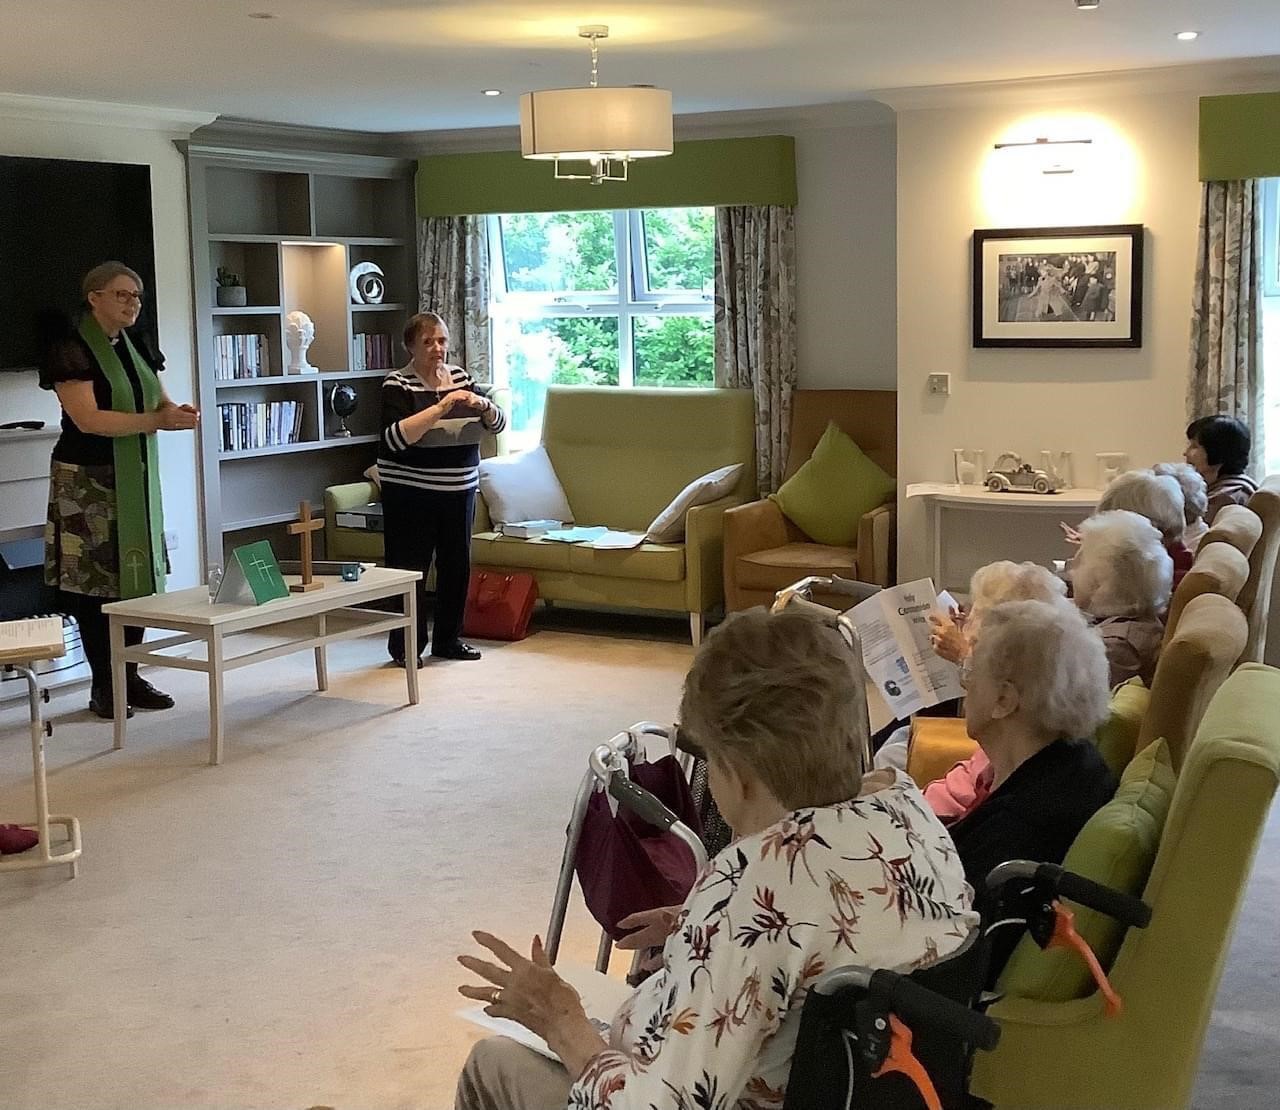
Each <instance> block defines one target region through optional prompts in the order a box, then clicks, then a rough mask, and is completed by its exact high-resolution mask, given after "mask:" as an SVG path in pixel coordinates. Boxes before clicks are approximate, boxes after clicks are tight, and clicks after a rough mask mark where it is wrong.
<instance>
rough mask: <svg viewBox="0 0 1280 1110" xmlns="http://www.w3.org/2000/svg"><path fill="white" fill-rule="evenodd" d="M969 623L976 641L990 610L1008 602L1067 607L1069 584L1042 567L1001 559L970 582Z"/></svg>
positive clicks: (984, 568) (978, 573) (968, 627)
mask: <svg viewBox="0 0 1280 1110" xmlns="http://www.w3.org/2000/svg"><path fill="white" fill-rule="evenodd" d="M969 597H970V602H969V619H968V620H967V621H966V622H965V628H966V630H967V631H968V632H969V635H970V637H971V638H976V636H977V631H978V626H979V625H980V624H981V623H982V618H983V616H984V615H985V614H986V612H987V611H988V610H990V609H991V608H993V607H994V606H996V605H1000V604H1003V603H1004V602H1006V601H1046V602H1049V603H1051V604H1052V603H1066V597H1067V584H1066V583H1065V582H1064V581H1063V580H1062V579H1061V578H1059V577H1058V576H1057V575H1056V574H1054V573H1053V572H1052V571H1050V570H1047V569H1046V568H1045V567H1042V566H1040V565H1039V564H1038V563H1014V562H1011V561H1010V560H1008V559H1000V560H999V561H997V562H994V563H988V564H987V565H986V566H985V567H979V568H978V569H977V570H975V571H974V572H973V577H972V578H970V579H969Z"/></svg>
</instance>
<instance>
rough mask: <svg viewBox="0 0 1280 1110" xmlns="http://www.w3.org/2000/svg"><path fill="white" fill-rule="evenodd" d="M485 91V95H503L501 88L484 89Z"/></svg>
mask: <svg viewBox="0 0 1280 1110" xmlns="http://www.w3.org/2000/svg"><path fill="white" fill-rule="evenodd" d="M483 92H484V95H485V96H501V95H502V90H501V89H484V90H483Z"/></svg>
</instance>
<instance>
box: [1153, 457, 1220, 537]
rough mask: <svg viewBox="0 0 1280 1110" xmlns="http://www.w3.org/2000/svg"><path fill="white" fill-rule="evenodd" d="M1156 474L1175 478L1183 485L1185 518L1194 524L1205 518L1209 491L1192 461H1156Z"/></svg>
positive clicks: (1189, 523) (1154, 467)
mask: <svg viewBox="0 0 1280 1110" xmlns="http://www.w3.org/2000/svg"><path fill="white" fill-rule="evenodd" d="M1151 469H1152V470H1153V471H1154V472H1155V473H1156V474H1160V475H1167V476H1168V477H1170V478H1173V479H1174V480H1175V481H1176V482H1177V483H1178V485H1180V486H1181V487H1182V512H1183V519H1184V520H1185V521H1186V522H1187V524H1188V525H1192V524H1195V523H1197V522H1198V521H1201V520H1203V519H1204V517H1205V514H1206V513H1207V512H1208V511H1209V492H1208V490H1207V489H1206V487H1205V484H1204V479H1203V478H1201V477H1200V473H1199V471H1197V470H1196V468H1195V467H1194V466H1192V465H1191V464H1190V463H1184V462H1180V463H1156V465H1155V466H1153V467H1152V468H1151Z"/></svg>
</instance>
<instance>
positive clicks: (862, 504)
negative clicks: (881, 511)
mask: <svg viewBox="0 0 1280 1110" xmlns="http://www.w3.org/2000/svg"><path fill="white" fill-rule="evenodd" d="M896 488H897V483H896V482H895V481H894V480H893V478H892V477H891V476H890V475H888V474H886V473H885V472H884V471H883V470H882V469H881V468H880V467H879V466H877V465H876V464H875V463H874V462H872V461H871V460H870V459H869V458H867V456H866V455H864V454H863V453H862V448H860V447H859V446H858V445H857V444H856V443H854V442H853V440H852V439H850V438H849V437H848V436H847V435H845V433H844V432H842V431H841V430H840V429H839V428H837V427H836V426H835V424H828V425H827V430H826V431H825V432H823V433H822V438H821V439H820V440H818V446H817V447H815V448H814V449H813V454H812V455H811V456H810V457H809V461H808V462H806V463H805V464H804V465H803V466H802V467H801V468H800V469H799V470H797V471H796V472H795V474H793V475H792V476H791V477H790V478H788V479H787V481H785V482H784V483H783V484H782V488H781V489H780V490H778V492H777V493H776V494H774V495H773V498H774V500H775V501H776V502H777V504H778V508H780V509H781V510H782V511H783V513H785V514H786V516H787V518H788V519H789V520H790V521H792V522H793V523H794V524H795V525H796V526H797V527H798V528H800V529H801V530H802V531H803V532H804V533H805V535H807V536H809V537H810V538H812V539H815V540H817V541H818V543H823V544H830V545H832V546H843V545H848V544H851V543H853V542H854V541H855V540H856V539H857V537H858V522H859V521H860V520H861V519H862V518H863V516H865V515H866V514H867V513H869V512H870V511H871V510H872V509H874V508H876V507H877V506H878V505H883V504H884V503H885V502H886V501H888V500H889V498H890V497H892V496H893V492H894V490H895V489H896Z"/></svg>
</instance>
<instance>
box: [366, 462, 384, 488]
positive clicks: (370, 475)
mask: <svg viewBox="0 0 1280 1110" xmlns="http://www.w3.org/2000/svg"><path fill="white" fill-rule="evenodd" d="M364 476H365V478H366V479H367V480H368V481H370V482H372V483H373V484H374V485H375V486H377V487H378V488H379V489H381V488H382V475H381V474H379V473H378V464H377V463H374V464H373V465H372V466H371V467H369V469H368V470H366V471H365V472H364Z"/></svg>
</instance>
